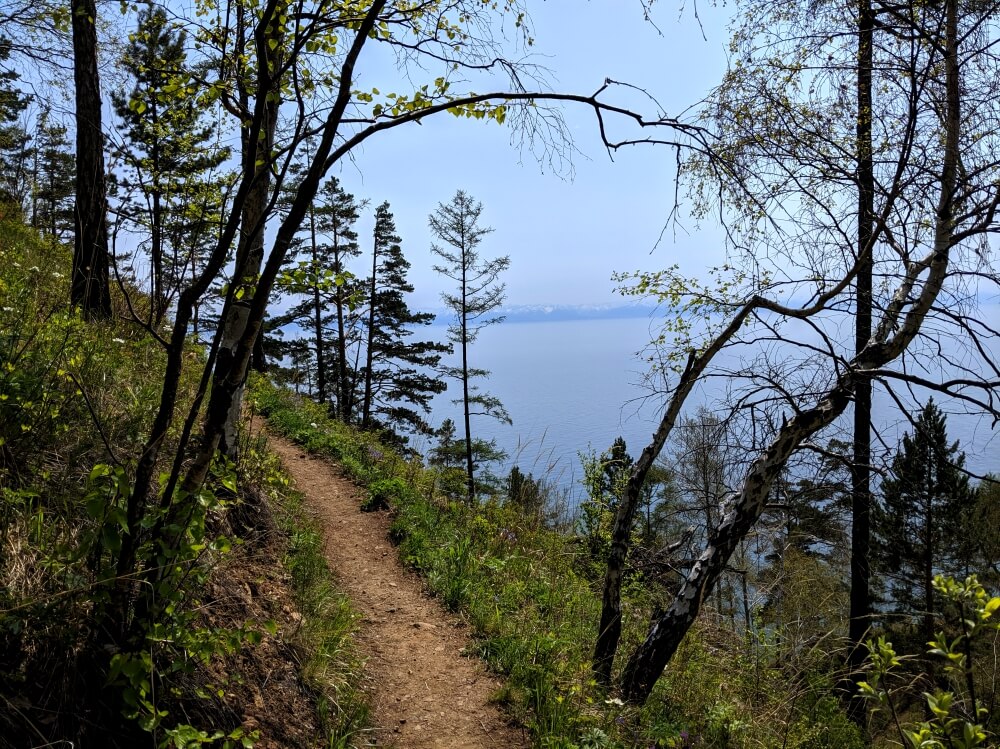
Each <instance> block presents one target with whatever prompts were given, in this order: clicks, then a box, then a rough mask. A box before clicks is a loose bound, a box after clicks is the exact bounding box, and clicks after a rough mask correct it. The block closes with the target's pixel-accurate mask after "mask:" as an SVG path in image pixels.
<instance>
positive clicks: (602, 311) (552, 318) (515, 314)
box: [429, 304, 656, 323]
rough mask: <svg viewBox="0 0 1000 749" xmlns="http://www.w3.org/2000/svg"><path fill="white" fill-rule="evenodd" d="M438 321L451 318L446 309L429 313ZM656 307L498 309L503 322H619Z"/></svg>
mask: <svg viewBox="0 0 1000 749" xmlns="http://www.w3.org/2000/svg"><path fill="white" fill-rule="evenodd" d="M429 311H430V312H433V313H434V314H435V315H436V316H437V320H438V321H439V322H446V321H448V320H450V319H451V312H450V311H449V310H446V309H436V310H429ZM655 311H656V308H655V307H653V306H651V305H649V304H520V305H511V306H505V307H503V308H502V309H501V310H500V314H502V315H504V317H505V320H504V322H508V323H511V322H564V321H567V320H622V319H634V318H642V317H649V316H650V315H652V314H653V313H654V312H655Z"/></svg>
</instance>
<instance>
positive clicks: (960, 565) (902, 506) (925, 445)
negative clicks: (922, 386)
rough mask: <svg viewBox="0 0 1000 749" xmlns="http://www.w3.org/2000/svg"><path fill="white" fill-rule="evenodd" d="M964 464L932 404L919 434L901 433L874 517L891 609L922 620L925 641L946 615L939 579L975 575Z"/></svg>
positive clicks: (920, 423)
mask: <svg viewBox="0 0 1000 749" xmlns="http://www.w3.org/2000/svg"><path fill="white" fill-rule="evenodd" d="M964 464H965V453H964V452H960V451H959V443H958V441H955V442H953V443H951V444H949V443H948V435H947V430H946V426H945V416H944V414H943V413H941V410H940V409H939V408H938V407H937V406H936V405H935V404H934V401H933V400H930V401H928V403H927V405H926V406H924V408H923V410H922V411H921V413H920V417H919V418H918V419H917V421H916V423H915V424H914V431H913V434H909V433H907V434H906V435H904V436H903V440H902V443H901V444H900V447H899V450H898V451H897V453H896V455H895V456H894V457H893V460H892V466H891V471H890V475H889V476H888V477H887V478H886V479H885V480H884V481H883V482H882V503H881V506H880V507H878V508H877V510H876V512H875V513H874V519H875V521H876V522H875V528H876V534H877V537H878V539H879V544H878V548H879V553H878V557H877V562H878V564H879V566H880V567H881V568H882V571H883V572H884V573H885V574H886V575H887V576H888V579H889V593H890V595H891V598H892V605H893V609H894V611H895V612H896V613H898V614H900V615H902V616H904V617H907V618H910V619H913V618H918V619H919V620H920V621H921V634H922V636H923V638H924V641H930V640H931V639H933V637H934V631H935V618H936V616H937V614H938V613H940V608H939V604H938V601H937V598H936V596H935V592H934V587H933V579H934V576H935V575H936V574H945V575H952V576H956V577H964V576H965V575H966V574H967V573H968V572H969V570H968V569H967V567H968V564H969V557H970V551H969V548H968V546H969V545H968V544H967V543H966V533H965V528H966V523H967V519H968V516H969V513H970V512H971V510H972V508H973V506H974V503H975V491H974V490H973V489H972V487H970V486H969V478H968V476H967V475H966V474H965V473H964V472H963V470H962V467H963V466H964Z"/></svg>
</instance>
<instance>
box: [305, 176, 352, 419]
mask: <svg viewBox="0 0 1000 749" xmlns="http://www.w3.org/2000/svg"><path fill="white" fill-rule="evenodd" d="M320 199H321V200H322V203H321V208H320V211H319V214H318V223H317V227H318V229H319V232H320V234H321V235H323V236H324V237H325V238H326V243H325V244H323V245H321V252H322V253H323V257H324V265H325V267H327V268H328V269H329V270H331V271H332V272H333V274H334V277H335V278H338V279H347V280H345V281H342V282H341V283H335V284H334V286H333V288H332V289H331V294H330V298H329V301H328V302H326V303H325V305H326V308H327V309H329V308H332V310H333V325H334V326H335V327H334V332H335V338H334V346H333V350H332V352H330V354H332V356H331V355H330V354H324V355H325V356H327V357H328V359H327V360H328V361H329V360H330V359H332V362H333V367H332V369H331V370H330V371H332V373H333V379H334V382H335V383H336V396H337V405H336V413H337V415H338V416H339V417H340V418H341V419H342V420H343V421H345V422H348V423H349V422H350V421H351V420H352V419H353V418H354V408H355V401H356V400H357V396H356V391H357V388H356V384H357V374H356V373H357V366H356V365H354V366H352V363H351V358H350V357H351V352H352V349H353V348H354V347H353V345H352V344H355V343H356V342H357V336H358V332H359V331H358V318H357V315H355V314H354V310H353V307H354V304H355V299H356V296H357V293H358V287H357V284H356V283H353V282H352V281H350V280H349V279H350V278H351V275H350V271H349V270H348V268H347V264H348V263H349V262H350V260H351V259H352V258H356V257H358V256H359V255H360V254H361V245H359V244H358V233H357V231H355V229H354V224H355V222H357V220H358V213H359V211H360V210H361V209H362V208H363V207H364V203H359V202H358V201H357V200H355V198H354V196H353V195H352V194H350V193H349V192H347V191H346V190H344V188H342V187H341V186H340V181H339V180H338V179H337V178H336V177H334V178H333V179H331V180H330V181H328V182H327V183H326V184H324V185H323V187H322V188H321V190H320ZM317 358H318V357H317ZM325 366H327V367H329V365H325ZM328 380H329V378H328Z"/></svg>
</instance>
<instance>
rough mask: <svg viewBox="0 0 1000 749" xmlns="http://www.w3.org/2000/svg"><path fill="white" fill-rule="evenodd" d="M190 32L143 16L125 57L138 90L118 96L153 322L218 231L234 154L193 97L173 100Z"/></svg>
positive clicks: (160, 16)
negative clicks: (227, 166)
mask: <svg viewBox="0 0 1000 749" xmlns="http://www.w3.org/2000/svg"><path fill="white" fill-rule="evenodd" d="M185 43H186V35H185V33H184V32H183V31H182V30H178V29H176V28H173V27H172V26H171V25H170V23H169V21H168V19H167V14H166V12H165V11H164V10H163V8H159V7H153V6H150V7H148V8H146V9H145V10H143V11H142V12H140V14H139V20H138V28H137V30H136V31H135V32H134V33H133V34H132V35H131V37H130V42H129V45H128V47H127V49H126V51H125V54H124V56H123V58H122V62H123V63H124V65H125V68H126V70H127V71H128V73H129V75H130V76H131V77H132V79H133V86H132V90H131V92H129V93H128V94H126V93H125V92H124V91H118V92H116V93H115V94H113V96H112V101H113V103H114V107H115V112H116V113H117V115H118V117H119V120H120V121H121V124H122V126H123V130H124V132H125V134H126V136H127V138H128V142H127V143H125V144H123V145H122V147H121V148H120V149H119V151H120V155H121V156H122V157H123V159H124V162H125V165H126V170H127V171H126V174H125V176H124V177H123V178H122V179H121V180H120V185H121V186H122V187H123V188H125V190H126V191H127V192H129V193H131V194H130V195H129V196H128V197H127V198H126V200H125V205H124V209H125V212H126V213H127V215H129V217H130V218H131V220H132V221H133V222H134V223H136V224H137V225H139V226H140V227H141V231H142V233H143V234H146V235H148V237H149V256H150V276H151V277H150V286H151V292H152V298H153V301H154V306H153V322H154V323H157V324H158V323H159V322H160V321H161V320H162V318H163V314H164V313H165V311H166V309H167V307H168V306H169V303H170V300H171V298H172V297H173V295H174V294H175V293H176V292H177V291H178V290H179V289H180V287H181V286H182V284H183V283H184V282H185V280H186V279H187V278H189V277H194V276H195V274H196V273H197V269H198V266H199V265H200V263H201V262H202V260H203V258H202V257H201V255H203V252H204V251H203V250H201V249H200V248H202V247H205V246H207V245H210V244H211V243H210V242H208V241H206V240H208V239H210V238H211V237H212V236H213V233H214V230H216V229H217V228H218V224H219V220H220V219H219V215H220V212H221V207H222V186H223V183H222V181H221V180H220V178H219V177H218V175H216V174H215V173H216V171H217V170H218V168H219V167H220V165H221V164H222V163H223V162H224V161H225V160H226V159H227V158H228V157H229V149H228V148H221V147H217V146H216V145H214V144H213V140H214V135H215V129H214V128H213V126H212V125H211V124H209V123H206V122H205V120H204V116H203V112H202V110H201V109H200V107H199V105H198V102H197V101H196V100H195V99H194V98H193V97H178V96H170V95H167V94H168V93H169V92H170V91H172V89H173V85H174V83H173V82H175V81H176V80H178V79H180V78H181V77H182V75H186V72H187V67H188V65H187V52H186V50H185Z"/></svg>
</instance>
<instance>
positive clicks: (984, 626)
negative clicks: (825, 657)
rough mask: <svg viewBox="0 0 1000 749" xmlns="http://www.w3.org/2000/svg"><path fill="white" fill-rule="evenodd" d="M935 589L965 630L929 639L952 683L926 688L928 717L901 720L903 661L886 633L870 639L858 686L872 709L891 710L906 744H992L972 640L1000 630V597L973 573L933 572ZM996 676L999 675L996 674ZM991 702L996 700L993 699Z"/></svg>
mask: <svg viewBox="0 0 1000 749" xmlns="http://www.w3.org/2000/svg"><path fill="white" fill-rule="evenodd" d="M934 588H935V590H936V591H937V592H938V593H939V594H941V596H942V597H943V598H944V599H945V600H946V601H948V602H949V603H951V604H952V605H954V606H955V607H957V611H958V620H959V622H958V623H959V627H960V631H961V634H959V635H958V636H957V637H954V638H949V637H948V636H947V635H946V634H945V633H943V632H942V633H938V634H937V635H936V636H935V637H934V639H933V640H932V641H931V642H929V643H928V645H929V649H928V651H927V652H928V654H929V655H931V656H934V657H936V658H937V659H940V660H941V661H943V663H944V665H943V669H942V670H943V673H944V674H945V676H946V677H947V679H948V682H949V688H947V689H943V688H940V687H938V688H936V689H935V690H934V691H933V692H925V693H924V699H925V700H926V703H927V710H928V713H929V715H930V717H929V719H928V720H924V721H920V722H916V723H906V722H903V721H901V719H900V716H899V714H898V710H897V707H896V704H895V701H894V691H895V690H894V687H893V681H894V679H895V678H896V677H897V676H898V675H899V672H900V671H901V669H902V665H903V663H902V660H901V658H900V656H899V655H897V653H896V651H895V649H894V648H893V646H892V643H891V642H889V641H888V640H887V639H886V638H885V637H879V638H877V639H876V640H869V641H868V643H867V645H868V653H869V655H868V663H869V671H868V678H867V680H866V681H863V682H861V683H860V684H859V685H858V686H859V689H860V691H861V694H862V695H863V696H864V697H865V698H866V699H868V700H869V701H870V702H871V703H872V704H873V709H874V710H885V711H887V712H889V713H890V714H891V715H892V718H893V724H894V725H895V727H896V730H897V732H898V734H899V737H900V738H901V739H902V740H903V742H904V744H906V745H908V746H910V747H913V749H974V747H982V746H994V745H995V744H994V743H993V740H994V739H996V736H995V735H994V734H992V733H990V732H989V731H988V730H987V729H986V728H984V726H985V725H988V723H989V720H990V714H989V708H988V707H986V704H987V702H986V701H985V700H981V699H979V697H978V695H977V684H976V677H975V672H974V669H973V663H972V658H973V645H974V643H975V641H976V640H977V639H978V638H980V637H982V636H983V635H985V634H986V633H987V632H988V631H990V630H992V631H997V630H1000V621H998V617H1000V596H991V595H989V594H988V593H987V592H986V590H985V589H984V588H983V586H982V585H981V584H980V582H979V580H977V579H976V576H975V575H970V576H969V577H967V578H965V580H964V581H962V582H958V581H956V580H955V579H954V578H950V577H945V576H943V575H935V577H934ZM993 678H994V679H995V678H996V675H995V674H994V677H993ZM989 704H990V707H992V706H993V705H992V701H990V702H989Z"/></svg>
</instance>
